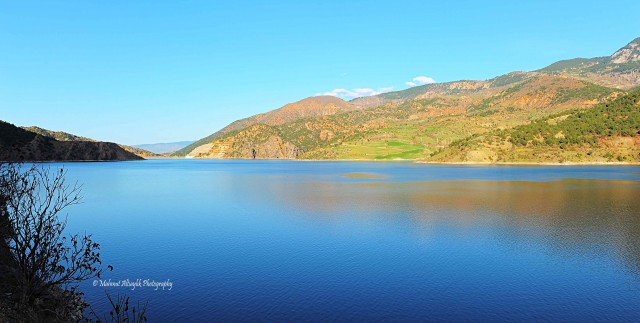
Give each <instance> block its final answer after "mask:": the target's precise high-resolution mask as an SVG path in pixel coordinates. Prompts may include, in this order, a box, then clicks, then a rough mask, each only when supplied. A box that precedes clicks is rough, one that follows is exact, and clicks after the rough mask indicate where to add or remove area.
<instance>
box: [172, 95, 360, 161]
mask: <svg viewBox="0 0 640 323" xmlns="http://www.w3.org/2000/svg"><path fill="white" fill-rule="evenodd" d="M356 109H358V107H357V106H354V105H352V104H350V103H348V102H346V101H344V100H342V99H340V98H337V97H333V96H315V97H310V98H306V99H304V100H300V101H298V102H294V103H289V104H287V105H285V106H283V107H281V108H279V109H276V110H273V111H269V112H266V113H261V114H257V115H254V116H251V117H249V118H245V119H241V120H237V121H235V122H233V123H231V124H229V125H228V126H226V127H224V128H222V129H220V130H219V131H217V132H215V133H213V134H211V135H209V136H207V137H205V138H202V139H200V140H198V141H196V142H194V143H193V144H191V145H189V146H187V147H185V148H183V149H180V150H178V151H176V152H175V153H174V155H175V156H186V155H188V154H189V153H190V152H192V151H193V150H194V149H196V148H198V147H200V146H202V145H204V144H209V143H211V142H212V141H213V140H215V139H217V138H220V137H222V136H223V135H225V134H227V133H230V132H232V131H237V130H241V129H245V128H247V127H250V126H252V125H255V124H265V125H270V126H276V125H281V124H284V123H287V122H291V121H295V120H299V119H303V118H309V117H321V116H327V115H333V114H336V113H340V112H345V111H352V110H356Z"/></svg>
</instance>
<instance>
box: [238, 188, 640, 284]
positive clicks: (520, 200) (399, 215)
mask: <svg viewBox="0 0 640 323" xmlns="http://www.w3.org/2000/svg"><path fill="white" fill-rule="evenodd" d="M239 183H240V185H243V184H242V181H241V182H239ZM244 189H245V191H247V192H250V194H249V195H248V198H250V199H253V200H256V199H257V200H261V201H262V202H260V203H262V204H263V205H280V206H282V205H286V206H287V207H288V208H289V214H297V215H301V216H305V217H313V219H311V220H313V221H341V220H348V219H351V220H352V219H354V218H356V219H358V220H360V221H361V223H362V224H364V225H366V223H371V222H380V221H385V219H387V220H392V222H393V223H396V224H397V223H402V221H405V222H407V223H410V225H408V227H411V228H412V229H413V230H418V231H420V232H418V234H424V235H429V234H430V233H431V232H433V230H434V228H435V227H440V226H443V225H445V226H450V227H452V229H453V230H459V231H465V230H466V231H468V230H474V228H477V229H481V230H487V227H488V226H490V227H492V228H493V229H494V230H499V231H500V232H498V234H501V235H502V236H503V237H508V239H503V240H504V241H514V240H516V241H518V240H521V241H522V242H523V243H529V242H531V240H535V241H536V242H540V241H543V242H544V243H545V244H546V247H547V248H551V249H553V251H554V252H555V253H565V254H566V255H567V256H569V257H570V256H571V255H575V254H585V253H587V254H588V253H596V254H600V255H601V254H603V253H605V254H608V255H610V256H612V257H616V258H618V259H619V260H620V261H622V262H623V263H624V264H625V265H626V266H627V267H628V268H629V269H630V270H631V271H632V272H634V273H636V274H637V273H640V239H638V237H640V214H638V210H640V182H638V181H621V180H610V181H608V180H587V179H565V180H560V181H550V182H529V181H434V182H386V181H385V182H375V181H374V182H349V181H339V180H336V181H327V180H325V181H316V180H313V181H306V180H304V181H283V180H256V179H255V178H254V179H253V181H252V185H249V186H246V187H245V188H244Z"/></svg>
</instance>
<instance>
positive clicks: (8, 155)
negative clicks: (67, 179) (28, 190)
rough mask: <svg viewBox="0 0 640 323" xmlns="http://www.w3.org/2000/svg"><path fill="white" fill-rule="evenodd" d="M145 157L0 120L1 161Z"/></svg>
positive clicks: (116, 147)
mask: <svg viewBox="0 0 640 323" xmlns="http://www.w3.org/2000/svg"><path fill="white" fill-rule="evenodd" d="M140 159H143V158H142V157H140V156H137V155H135V154H133V153H130V152H128V151H126V150H124V149H122V148H121V147H120V146H118V145H116V144H114V143H110V142H95V141H58V140H56V139H54V138H51V137H48V136H42V135H40V134H37V133H34V132H31V131H27V130H25V129H22V128H19V127H16V126H14V125H12V124H10V123H7V122H4V121H0V160H2V161H82V160H140Z"/></svg>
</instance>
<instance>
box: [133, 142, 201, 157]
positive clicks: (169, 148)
mask: <svg viewBox="0 0 640 323" xmlns="http://www.w3.org/2000/svg"><path fill="white" fill-rule="evenodd" d="M193 142H194V141H193V140H191V141H177V142H164V143H157V144H140V145H134V146H133V147H135V148H140V149H144V150H148V151H150V152H152V153H155V154H170V153H173V152H175V151H177V150H180V149H182V148H184V147H186V146H189V145H191V144H192V143H193Z"/></svg>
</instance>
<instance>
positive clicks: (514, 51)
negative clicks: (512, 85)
mask: <svg viewBox="0 0 640 323" xmlns="http://www.w3.org/2000/svg"><path fill="white" fill-rule="evenodd" d="M638 12H640V1H637V0H635V1H606V2H603V1H439V2H429V1H360V0H353V1H344V0H342V1H332V0H324V1H300V0H298V1H286V0H283V1H227V2H223V1H129V0H123V1H120V0H110V1H86V0H76V1H70V0H69V1H56V0H50V1H29V0H21V1H13V0H0V119H1V120H5V121H8V122H11V123H14V124H17V125H38V126H41V127H44V128H48V129H53V130H62V131H67V132H70V133H74V134H78V135H82V136H87V137H91V138H95V139H99V140H105V141H115V142H119V143H124V144H140V143H154V142H167V141H179V140H189V139H198V138H201V137H204V136H206V135H208V134H210V133H213V132H215V131H216V130H218V129H220V128H222V127H223V126H225V125H226V124H228V123H230V122H232V121H234V120H236V119H239V118H243V117H246V116H249V115H253V114H256V113H260V112H265V111H268V110H272V109H275V108H278V107H280V106H282V105H284V104H286V103H288V102H293V101H297V100H300V99H303V98H305V97H308V96H312V95H316V94H319V93H330V92H331V93H337V94H340V95H343V96H344V95H345V94H346V95H353V94H356V93H353V92H358V93H361V94H367V93H371V92H377V91H386V90H389V89H393V90H401V89H405V88H407V87H408V86H409V85H407V84H408V82H413V83H414V84H419V83H421V82H424V81H431V80H430V79H433V80H434V81H436V82H446V81H453V80H459V79H487V78H491V77H494V76H496V75H500V74H503V73H506V72H510V71H514V70H534V69H538V68H541V67H544V66H546V65H548V64H550V63H552V62H554V61H557V60H560V59H567V58H573V57H594V56H606V55H610V54H612V53H613V52H614V51H615V50H617V49H618V48H620V47H622V46H624V45H625V44H627V43H628V42H629V41H631V40H633V39H634V38H636V37H640V19H638V16H637V13H638ZM418 76H423V77H424V78H420V79H418V80H416V81H412V79H414V78H415V77H418ZM429 78H430V79H429ZM336 89H344V90H345V91H341V90H337V91H336ZM355 89H371V90H358V91H355Z"/></svg>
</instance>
